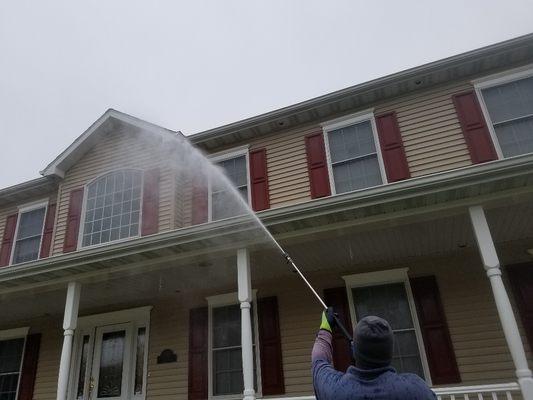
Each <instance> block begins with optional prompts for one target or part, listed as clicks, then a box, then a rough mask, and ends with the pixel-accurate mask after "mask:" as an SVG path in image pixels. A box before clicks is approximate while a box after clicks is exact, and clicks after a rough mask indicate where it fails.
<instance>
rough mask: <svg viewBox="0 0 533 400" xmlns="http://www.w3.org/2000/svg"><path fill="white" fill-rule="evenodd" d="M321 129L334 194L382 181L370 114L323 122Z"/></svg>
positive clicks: (378, 183)
mask: <svg viewBox="0 0 533 400" xmlns="http://www.w3.org/2000/svg"><path fill="white" fill-rule="evenodd" d="M324 131H325V139H326V140H325V142H326V148H327V150H328V157H329V167H330V178H331V182H332V186H333V187H332V189H333V192H334V193H345V192H350V191H352V190H358V189H363V188H367V187H372V186H377V185H381V184H382V183H383V182H384V179H383V174H382V167H381V160H380V156H379V155H378V150H377V148H376V147H377V146H376V143H377V140H376V135H375V128H374V120H373V115H372V114H369V113H365V114H363V115H360V116H358V117H353V118H350V119H346V118H344V119H343V120H341V121H338V122H335V121H332V122H330V123H327V124H325V125H324Z"/></svg>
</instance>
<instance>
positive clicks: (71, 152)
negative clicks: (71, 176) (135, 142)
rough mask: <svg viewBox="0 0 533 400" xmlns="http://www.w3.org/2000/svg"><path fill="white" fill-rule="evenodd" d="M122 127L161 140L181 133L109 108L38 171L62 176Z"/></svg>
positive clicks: (169, 138)
mask: <svg viewBox="0 0 533 400" xmlns="http://www.w3.org/2000/svg"><path fill="white" fill-rule="evenodd" d="M123 127H128V128H129V129H134V130H139V131H143V132H148V133H152V134H155V135H158V136H160V137H161V139H162V140H175V139H176V136H177V135H181V132H179V131H172V130H169V129H166V128H163V127H160V126H158V125H155V124H152V123H150V122H146V121H143V120H141V119H139V118H135V117H133V116H131V115H128V114H125V113H123V112H120V111H117V110H113V109H111V108H110V109H109V110H107V111H106V112H105V113H104V114H103V115H102V116H101V117H100V118H98V119H97V120H96V121H95V122H94V123H93V124H92V125H91V126H90V127H89V128H88V129H87V130H86V131H85V132H83V133H82V134H81V135H80V136H79V137H78V138H77V139H76V140H74V142H72V144H71V145H70V146H68V147H67V148H66V149H65V150H64V151H63V152H62V153H61V154H59V155H58V156H57V157H56V158H55V159H54V160H53V161H52V162H51V163H50V164H48V165H47V166H46V167H45V168H44V169H43V170H42V171H40V173H41V175H43V176H53V177H59V178H63V177H64V176H65V172H66V171H67V170H68V169H69V168H70V167H72V166H73V165H74V164H75V163H76V162H77V161H78V160H79V159H80V158H81V157H83V155H84V154H85V153H86V152H87V151H88V150H89V149H91V147H93V146H94V145H95V144H96V143H97V142H98V141H99V140H100V139H101V138H102V137H103V136H105V135H107V134H108V133H110V132H112V131H116V130H118V129H121V128H123Z"/></svg>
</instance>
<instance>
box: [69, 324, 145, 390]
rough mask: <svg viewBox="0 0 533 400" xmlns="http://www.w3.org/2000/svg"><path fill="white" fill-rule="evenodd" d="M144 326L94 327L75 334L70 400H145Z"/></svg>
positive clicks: (106, 325)
mask: <svg viewBox="0 0 533 400" xmlns="http://www.w3.org/2000/svg"><path fill="white" fill-rule="evenodd" d="M146 334H147V324H146V323H144V322H142V323H139V322H138V321H130V322H122V323H109V324H102V323H95V324H90V325H89V326H83V327H81V328H80V329H78V330H77V332H76V340H75V343H74V349H73V350H74V352H73V357H72V368H71V375H70V386H69V400H126V399H138V400H142V399H144V394H145V390H146V361H147V352H146V350H147V349H146V344H147V342H146V339H147V338H146Z"/></svg>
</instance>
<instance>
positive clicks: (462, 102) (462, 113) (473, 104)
mask: <svg viewBox="0 0 533 400" xmlns="http://www.w3.org/2000/svg"><path fill="white" fill-rule="evenodd" d="M452 99H453V104H454V105H455V110H456V111H457V117H458V118H459V122H460V124H461V129H462V130H463V135H464V136H465V140H466V145H467V146H468V150H469V151H470V158H471V159H472V162H473V163H474V164H479V163H483V162H487V161H492V160H496V159H497V158H498V156H497V155H496V150H494V144H493V143H492V139H491V137H490V133H489V129H488V128H487V124H486V122H485V118H484V117H483V113H482V112H481V107H480V106H479V102H478V100H477V96H476V93H475V92H474V91H470V92H466V93H461V94H456V95H454V96H453V97H452Z"/></svg>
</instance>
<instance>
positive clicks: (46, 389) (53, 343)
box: [33, 322, 63, 400]
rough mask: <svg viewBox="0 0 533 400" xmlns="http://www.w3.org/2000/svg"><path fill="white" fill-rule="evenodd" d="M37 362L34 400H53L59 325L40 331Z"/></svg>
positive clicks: (59, 342)
mask: <svg viewBox="0 0 533 400" xmlns="http://www.w3.org/2000/svg"><path fill="white" fill-rule="evenodd" d="M41 333H42V336H41V347H40V350H39V362H38V365H37V374H36V377H35V386H34V390H33V399H34V400H55V399H56V397H57V378H58V376H59V360H60V358H61V346H62V342H63V335H62V330H61V324H60V323H59V322H57V323H56V324H49V325H47V326H46V327H45V328H43V329H42V331H41Z"/></svg>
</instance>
